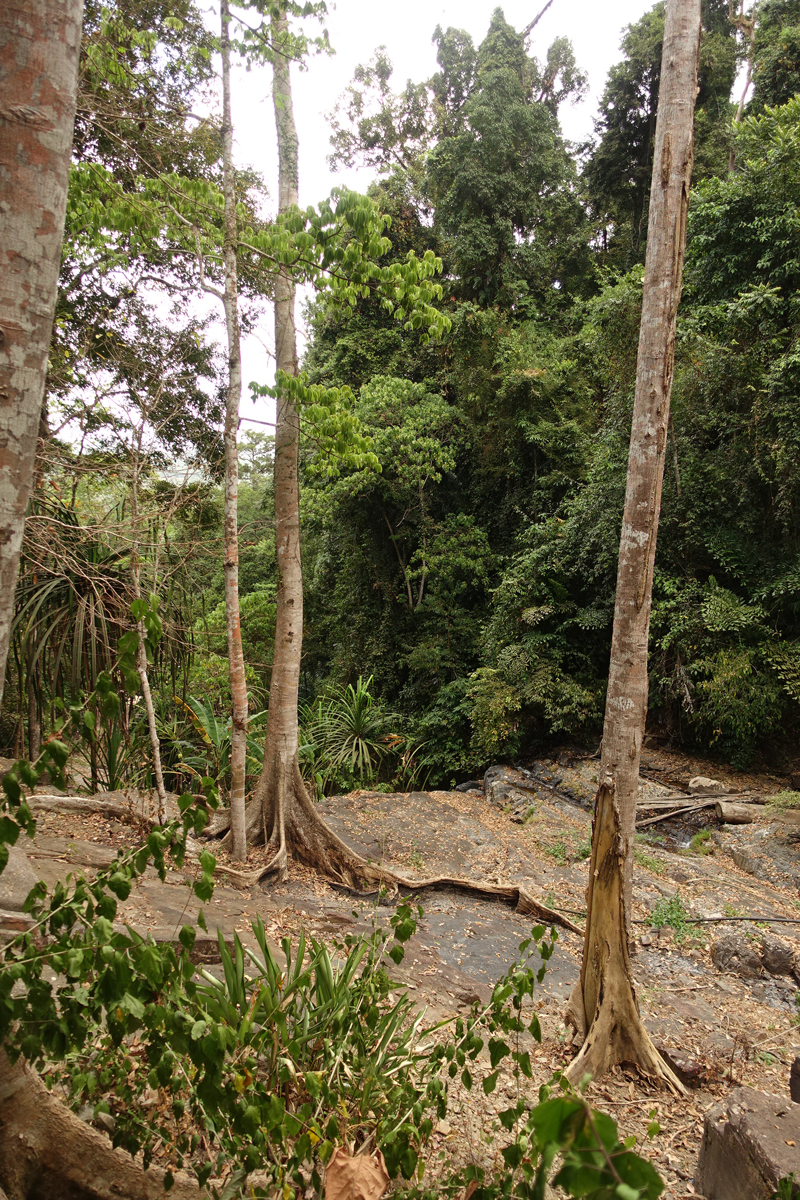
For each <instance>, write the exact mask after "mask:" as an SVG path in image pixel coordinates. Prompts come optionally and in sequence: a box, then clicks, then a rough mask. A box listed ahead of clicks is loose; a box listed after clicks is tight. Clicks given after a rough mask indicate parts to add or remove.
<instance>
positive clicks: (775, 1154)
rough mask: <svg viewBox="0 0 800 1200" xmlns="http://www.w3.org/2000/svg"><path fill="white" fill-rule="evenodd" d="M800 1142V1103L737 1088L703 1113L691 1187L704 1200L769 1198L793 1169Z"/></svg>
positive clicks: (797, 1190)
mask: <svg viewBox="0 0 800 1200" xmlns="http://www.w3.org/2000/svg"><path fill="white" fill-rule="evenodd" d="M798 1147H800V1104H794V1103H793V1102H792V1101H791V1100H786V1099H784V1098H783V1097H782V1096H773V1095H769V1094H768V1093H766V1092H757V1091H756V1090H755V1089H754V1088H749V1087H740V1088H735V1089H734V1091H732V1092H730V1093H729V1094H728V1096H726V1098H725V1099H724V1100H722V1101H721V1102H720V1103H719V1104H715V1105H714V1106H713V1107H712V1108H710V1109H709V1110H708V1112H707V1113H706V1116H705V1122H704V1126H703V1140H702V1142H701V1145H700V1158H699V1160H698V1164H697V1175H696V1176H695V1186H696V1187H697V1188H698V1189H699V1191H700V1194H701V1195H702V1196H705V1197H706V1200H770V1197H771V1196H773V1195H774V1193H775V1190H776V1188H777V1186H778V1184H779V1182H780V1181H781V1179H785V1178H786V1177H787V1176H788V1175H790V1174H791V1173H792V1172H795V1174H797V1170H798V1162H799V1161H800V1152H799V1151H798ZM793 1194H794V1195H796V1196H800V1182H798V1184H797V1185H796V1188H795V1191H794V1193H793Z"/></svg>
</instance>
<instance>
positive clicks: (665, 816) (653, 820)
mask: <svg viewBox="0 0 800 1200" xmlns="http://www.w3.org/2000/svg"><path fill="white" fill-rule="evenodd" d="M716 803H717V802H716V800H705V801H704V802H703V803H702V804H693V805H692V806H691V808H676V809H674V810H670V811H669V812H663V813H659V814H658V816H656V817H647V819H646V820H644V821H637V822H636V828H637V829H643V828H644V826H645V825H657V824H658V823H659V821H668V820H669V818H670V817H685V816H686V815H687V813H693V812H700V810H701V809H702V808H712V807H714V806H715V805H716Z"/></svg>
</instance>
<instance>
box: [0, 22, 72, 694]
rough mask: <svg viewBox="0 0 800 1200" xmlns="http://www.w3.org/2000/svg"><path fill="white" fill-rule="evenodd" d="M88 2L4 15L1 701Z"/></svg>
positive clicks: (0, 60) (0, 38) (0, 35)
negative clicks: (83, 20) (84, 15)
mask: <svg viewBox="0 0 800 1200" xmlns="http://www.w3.org/2000/svg"><path fill="white" fill-rule="evenodd" d="M82 13H83V3H82V0H6V2H5V4H4V5H3V8H2V16H0V79H2V81H3V82H2V101H0V163H2V170H0V246H2V270H0V701H2V695H3V681H4V678H5V665H6V658H7V656H8V644H9V636H10V631H11V621H12V618H13V612H14V591H15V588H16V583H17V570H18V567H19V555H20V548H21V546H22V533H23V529H24V525H25V510H26V508H27V505H28V496H29V494H30V487H31V479H32V476H33V463H34V456H35V454H36V438H37V434H38V432H39V418H40V414H41V411H42V399H43V397H44V385H45V375H46V372H47V356H48V352H49V349H50V335H51V332H52V328H53V313H54V311H55V303H56V285H57V283H58V270H59V266H60V262H61V240H62V237H63V235H64V214H65V211H66V203H67V180H68V176H69V160H70V151H71V148H72V126H73V121H74V118H75V99H76V94H77V83H78V55H79V52H80V41H81V17H82Z"/></svg>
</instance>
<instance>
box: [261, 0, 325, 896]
mask: <svg viewBox="0 0 800 1200" xmlns="http://www.w3.org/2000/svg"><path fill="white" fill-rule="evenodd" d="M271 32H272V42H273V45H274V46H278V47H279V48H280V46H281V43H282V42H284V41H285V40H286V35H287V32H288V25H287V20H286V16H285V14H282V15H281V16H279V17H276V18H274V19H273V22H272V30H271ZM272 102H273V108H274V113H275V128H276V131H277V136H278V207H279V211H280V212H282V213H284V212H287V211H288V210H289V209H290V208H293V207H294V206H295V205H296V204H297V202H298V188H299V184H298V139H297V128H296V126H295V122H294V109H293V106H292V87H291V80H290V78H289V59H288V58H287V57H286V56H285V54H283V53H281V52H280V49H279V50H278V52H277V53H275V54H274V56H273V81H272ZM294 304H295V286H294V280H293V279H292V276H291V275H290V273H289V271H288V270H287V269H286V268H285V267H282V268H280V270H279V271H278V275H277V277H276V279H275V366H276V368H277V369H278V370H280V371H284V372H285V373H286V374H287V375H292V376H296V375H297V373H298V362H297V336H296V332H295V323H294ZM299 448H300V422H299V419H298V415H297V410H296V409H295V407H294V405H293V404H292V402H291V400H290V399H289V397H288V396H286V395H281V396H280V397H279V399H278V411H277V418H276V426H275V545H276V555H277V565H278V594H277V606H276V607H277V613H276V624H275V650H274V655H273V661H272V677H271V681H270V689H269V715H268V718H267V737H266V745H265V750H264V769H263V771H262V774H261V778H260V779H259V782H258V786H257V787H256V792H255V798H254V804H253V805H252V806H251V811H250V813H249V814H248V835H249V836H250V838H251V839H252V838H254V837H258V836H259V835H261V834H263V836H264V838H265V840H266V841H267V843H268V845H269V846H270V847H271V848H272V849H273V850H274V851H275V860H274V865H275V868H276V869H277V870H278V871H279V873H280V876H281V878H283V877H285V875H286V872H287V867H288V861H287V836H286V827H287V817H288V822H289V825H290V826H291V825H293V824H294V820H293V814H294V809H295V804H296V801H297V799H298V797H297V796H296V794H295V793H296V792H298V793H302V795H301V796H300V802H301V803H302V800H303V799H305V800H306V801H308V797H307V796H305V788H304V786H303V782H302V778H301V776H300V771H299V767H298V766H297V745H298V729H297V698H298V689H299V685H300V660H301V656H302V650H303V568H302V563H301V559H300V483H299V473H298V454H299ZM308 802H309V804H310V801H308Z"/></svg>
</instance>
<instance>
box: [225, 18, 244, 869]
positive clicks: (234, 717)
mask: <svg viewBox="0 0 800 1200" xmlns="http://www.w3.org/2000/svg"><path fill="white" fill-rule="evenodd" d="M220 15H221V19H222V39H221V48H222V170H223V192H224V198H225V236H224V244H223V245H224V252H223V253H224V264H225V290H224V294H223V305H224V308H225V327H226V330H227V335H228V402H227V407H226V411H225V628H226V632H227V638H228V669H229V674H230V681H231V759H230V763H231V790H230V806H231V853H232V855H233V857H234V858H235V859H238V860H239V861H240V862H244V861H245V860H246V858H247V840H246V835H245V796H244V789H245V771H246V763H247V716H248V704H247V681H246V678H245V670H244V652H243V650H242V625H241V614H240V610H239V449H238V437H239V407H240V404H241V398H242V355H241V344H240V337H239V303H238V295H239V289H238V279H237V272H236V250H237V246H238V235H237V230H236V176H235V173H234V169H233V123H232V119H231V48H230V37H229V30H228V26H229V22H230V11H229V8H228V0H222V5H221V9H220Z"/></svg>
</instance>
